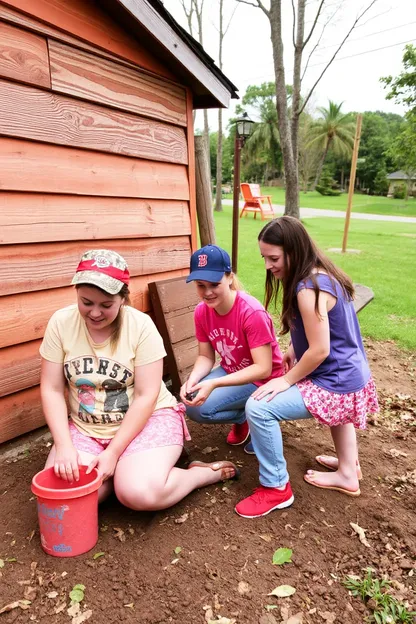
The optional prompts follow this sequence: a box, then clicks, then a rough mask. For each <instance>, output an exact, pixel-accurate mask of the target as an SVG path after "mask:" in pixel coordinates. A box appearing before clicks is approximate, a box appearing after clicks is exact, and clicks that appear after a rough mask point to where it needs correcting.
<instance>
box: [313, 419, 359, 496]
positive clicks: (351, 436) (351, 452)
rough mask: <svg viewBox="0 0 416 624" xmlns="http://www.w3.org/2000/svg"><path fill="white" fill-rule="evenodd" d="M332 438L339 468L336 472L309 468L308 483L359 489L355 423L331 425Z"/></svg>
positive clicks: (352, 490)
mask: <svg viewBox="0 0 416 624" xmlns="http://www.w3.org/2000/svg"><path fill="white" fill-rule="evenodd" d="M331 434H332V439H333V440H334V445H335V450H336V453H337V456H338V468H337V470H336V471H335V472H318V471H316V470H308V471H307V473H306V477H307V481H308V483H311V484H312V485H317V486H320V487H324V488H325V487H328V488H331V487H338V488H341V489H346V490H348V491H350V492H357V491H358V490H359V484H358V476H357V457H358V451H357V436H356V433H355V429H354V425H352V424H351V423H350V424H348V425H339V426H338V427H331Z"/></svg>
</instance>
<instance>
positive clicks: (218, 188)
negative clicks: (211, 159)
mask: <svg viewBox="0 0 416 624" xmlns="http://www.w3.org/2000/svg"><path fill="white" fill-rule="evenodd" d="M215 212H222V108H220V109H218V144H217V180H216V184H215Z"/></svg>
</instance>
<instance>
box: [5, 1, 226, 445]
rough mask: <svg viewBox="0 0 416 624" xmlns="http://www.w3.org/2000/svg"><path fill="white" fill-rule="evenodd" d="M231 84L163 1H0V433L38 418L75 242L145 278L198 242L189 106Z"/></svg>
mask: <svg viewBox="0 0 416 624" xmlns="http://www.w3.org/2000/svg"><path fill="white" fill-rule="evenodd" d="M230 97H236V92H235V87H234V86H233V85H232V83H231V82H230V81H229V80H228V79H227V78H226V77H225V76H224V75H223V74H222V72H220V71H219V69H218V68H217V67H215V65H214V63H213V61H212V60H211V59H210V58H209V56H207V54H206V53H205V52H204V50H203V49H202V48H201V46H200V45H199V44H198V43H197V42H196V41H194V40H193V39H192V38H191V37H190V36H189V35H188V34H187V33H186V32H185V31H184V30H183V29H182V28H181V27H180V26H179V25H178V24H177V23H176V22H175V21H174V20H173V19H172V17H171V16H170V15H169V13H168V12H167V11H166V10H165V9H164V7H163V4H162V3H161V2H160V0H3V1H2V0H0V146H1V147H0V319H1V324H0V442H4V441H6V440H10V439H12V438H14V437H16V436H18V435H21V434H23V433H26V432H28V431H31V430H32V429H35V428H37V427H39V426H41V425H42V424H43V422H44V421H43V416H42V411H41V406H40V398H39V370H40V357H39V354H38V349H39V345H40V342H41V339H42V336H43V333H44V329H45V326H46V323H47V321H48V319H49V317H50V316H51V314H52V313H53V312H54V311H55V310H57V309H58V308H60V307H63V306H65V305H68V304H70V303H72V302H73V301H74V300H75V299H74V291H73V287H71V286H70V281H71V278H72V275H73V272H74V269H75V267H76V265H77V262H78V260H79V257H80V255H81V254H82V252H83V251H84V250H86V249H89V248H100V247H107V248H112V249H115V250H116V251H118V252H119V253H121V254H122V255H123V256H125V258H126V260H127V261H128V263H129V267H130V271H131V274H132V280H131V291H132V301H133V305H134V306H135V307H137V308H138V309H140V310H143V311H145V312H149V311H150V302H149V295H148V287H147V284H148V283H149V282H151V281H154V280H159V279H166V278H168V277H175V276H179V275H183V274H185V273H186V271H187V267H188V263H189V256H190V253H191V250H192V249H194V248H195V246H196V210H195V166H194V143H193V109H194V108H210V107H213V108H218V107H226V106H228V104H229V100H230Z"/></svg>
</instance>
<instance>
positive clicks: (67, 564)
mask: <svg viewBox="0 0 416 624" xmlns="http://www.w3.org/2000/svg"><path fill="white" fill-rule="evenodd" d="M366 346H367V353H368V356H369V359H370V362H371V367H372V371H373V375H374V377H375V380H376V382H377V386H378V390H379V398H380V403H381V406H382V410H381V414H380V416H379V417H377V418H376V419H374V420H373V421H372V423H371V424H370V425H369V428H368V430H367V431H366V432H360V433H359V439H360V452H361V464H362V468H363V472H364V480H363V481H362V485H361V491H362V495H361V497H360V498H358V499H352V498H349V497H347V496H345V495H342V494H339V493H336V492H328V491H323V490H319V489H316V488H313V487H311V486H310V485H308V484H306V483H305V482H304V481H303V478H302V477H303V474H304V472H305V470H306V469H307V468H309V467H317V466H316V464H315V462H314V456H315V455H316V454H318V453H324V452H328V451H330V450H331V445H330V437H329V432H328V431H327V430H325V429H324V428H322V427H320V426H318V425H317V424H316V423H315V422H314V421H307V422H300V423H288V424H285V425H284V428H283V435H284V440H285V447H286V457H287V460H288V465H289V470H290V474H291V484H292V487H293V491H294V493H295V503H294V504H293V506H292V507H291V508H289V509H287V510H285V511H284V512H279V511H276V512H273V513H272V514H270V515H269V516H267V517H265V518H260V519H257V520H246V519H243V518H240V517H238V516H237V515H236V514H235V512H234V505H235V503H236V502H237V501H239V500H240V499H241V498H243V497H244V496H246V495H247V494H248V493H249V492H250V491H251V490H252V489H253V488H254V487H255V486H256V485H257V475H258V471H257V462H256V459H255V457H251V456H247V455H245V454H244V452H243V449H242V448H233V449H230V447H228V446H227V445H226V443H225V435H226V432H227V430H228V427H225V426H224V427H221V426H211V427H209V426H200V425H199V426H198V425H192V424H191V432H192V435H193V440H192V443H190V446H189V448H190V451H191V455H192V458H193V459H202V460H205V461H213V460H214V459H220V458H224V457H227V458H228V457H229V458H230V459H233V460H234V461H236V462H238V464H239V465H240V466H241V468H242V476H241V479H240V481H238V482H228V483H227V484H221V485H219V486H211V487H209V488H206V489H202V490H199V491H196V492H194V493H192V494H191V495H190V496H188V497H187V498H186V499H185V500H183V501H182V502H181V503H180V504H178V505H176V506H175V507H173V508H171V509H168V510H165V511H160V512H155V513H138V512H132V511H130V510H128V509H126V508H124V507H122V506H121V505H120V504H119V503H118V502H117V500H116V499H115V498H111V499H110V500H108V501H107V502H106V503H105V504H104V505H102V506H101V508H100V511H99V524H100V533H99V540H98V543H97V545H96V547H95V548H94V549H93V550H92V551H90V552H89V553H86V554H85V555H81V556H79V557H75V558H66V559H65V558H55V557H50V556H48V555H46V554H44V553H43V551H42V550H41V548H40V543H39V533H38V528H37V513H36V503H35V500H34V498H33V496H32V494H31V491H30V481H31V477H32V476H33V474H34V473H35V472H37V471H38V470H40V469H41V468H42V466H43V463H44V461H45V458H46V455H47V453H48V448H47V445H46V442H45V441H44V440H43V441H41V442H38V443H37V444H34V445H32V447H31V449H30V451H28V452H27V453H25V454H23V456H19V457H18V458H14V459H11V458H10V456H9V458H8V459H7V460H6V461H3V464H2V465H1V476H2V479H1V488H0V511H1V518H2V533H1V538H0V540H1V542H0V559H1V560H2V561H0V566H2V567H1V569H0V574H1V578H0V613H1V608H2V607H4V606H6V605H8V604H10V603H13V602H15V601H19V600H27V601H30V604H29V603H28V604H25V603H24V602H20V603H19V605H20V606H18V607H16V608H13V609H12V610H10V611H7V612H4V613H3V614H2V615H0V622H7V623H8V622H16V623H20V622H46V621H47V622H48V623H50V624H55V623H56V624H58V623H68V624H69V623H70V622H71V623H72V624H80V623H81V622H82V621H86V620H87V619H88V621H89V622H90V623H98V624H101V623H103V624H104V623H105V624H107V623H108V624H112V623H116V622H117V623H118V622H126V623H130V622H131V623H133V622H135V623H136V622H139V623H143V624H157V623H160V624H162V623H163V624H165V623H170V622H174V623H176V624H204V623H205V624H206V623H207V622H208V621H209V620H214V621H218V623H219V622H222V623H223V624H226V623H227V624H228V623H229V622H232V623H234V622H235V623H236V624H274V623H279V624H280V623H281V622H287V623H290V624H292V623H293V624H295V623H298V624H299V623H301V622H302V623H303V624H307V623H311V624H314V623H321V624H322V623H323V624H325V623H326V624H332V623H333V622H335V623H343V624H350V623H351V624H358V623H362V622H365V621H366V617H367V616H368V615H369V614H370V611H368V610H367V608H366V607H365V605H364V604H363V603H362V602H361V601H360V600H359V599H358V598H353V597H352V596H350V595H349V593H348V591H347V590H346V589H345V587H344V586H343V584H342V580H343V579H344V578H345V576H346V575H347V574H357V575H361V576H362V575H363V569H365V568H366V567H368V566H371V567H373V568H374V569H375V570H376V575H377V576H378V577H380V576H382V575H387V576H388V577H389V578H390V579H391V580H392V581H393V587H392V591H393V592H394V593H395V595H396V596H397V597H398V598H399V599H401V600H402V601H406V600H407V601H409V603H410V605H411V606H412V607H413V608H414V607H415V604H414V603H415V593H414V589H415V584H416V583H415V581H416V571H415V566H416V562H415V557H416V524H415V509H416V504H415V502H416V501H415V485H416V471H415V466H416V451H415V447H414V432H415V425H416V392H415V390H416V357H415V355H413V356H412V355H411V354H406V353H403V352H400V351H399V350H398V349H397V348H396V347H395V346H394V344H392V343H373V342H370V341H367V344H366ZM412 442H413V444H412ZM8 448H9V447H8V445H3V448H2V449H1V451H3V456H4V452H7V450H8ZM6 456H7V455H6ZM351 522H352V523H355V524H357V525H359V526H360V527H362V528H363V529H365V530H366V533H365V536H366V538H367V546H366V545H364V544H363V543H362V542H361V541H360V539H359V536H358V534H357V533H356V532H355V531H354V530H353V529H352V527H351V526H350V523H351ZM179 547H180V548H181V550H180V552H179ZM280 547H285V548H290V549H292V551H293V554H292V562H291V563H286V564H284V565H282V566H279V565H273V564H272V558H273V553H274V552H275V550H276V549H278V548H280ZM175 549H176V552H175ZM97 553H102V554H101V555H100V556H99V557H96V558H95V559H94V554H97ZM76 584H82V585H84V586H85V590H84V593H85V597H84V599H83V601H82V602H81V604H80V608H79V612H78V614H77V613H76V610H77V608H78V607H75V611H70V612H69V614H68V608H69V606H70V599H69V592H70V591H71V590H72V588H73V587H74V586H75V585H76ZM280 585H291V586H292V587H294V588H295V589H296V593H295V594H294V595H292V596H291V597H288V598H277V597H274V596H268V595H267V594H269V593H270V592H271V591H272V590H273V589H274V588H275V587H276V586H280ZM412 603H413V604H412ZM266 605H273V606H275V607H276V608H274V609H273V610H267V609H266ZM290 618H291V619H290Z"/></svg>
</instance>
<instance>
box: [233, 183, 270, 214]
mask: <svg viewBox="0 0 416 624" xmlns="http://www.w3.org/2000/svg"><path fill="white" fill-rule="evenodd" d="M241 194H242V196H243V199H244V206H243V209H242V211H241V212H240V219H241V217H242V216H243V215H245V216H247V213H249V212H254V218H256V217H257V213H260V214H261V219H262V221H264V219H266V217H269V218H270V217H271V218H273V217H274V212H273V206H272V198H271V195H262V194H261V190H260V185H259V184H248V183H247V182H242V183H241Z"/></svg>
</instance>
